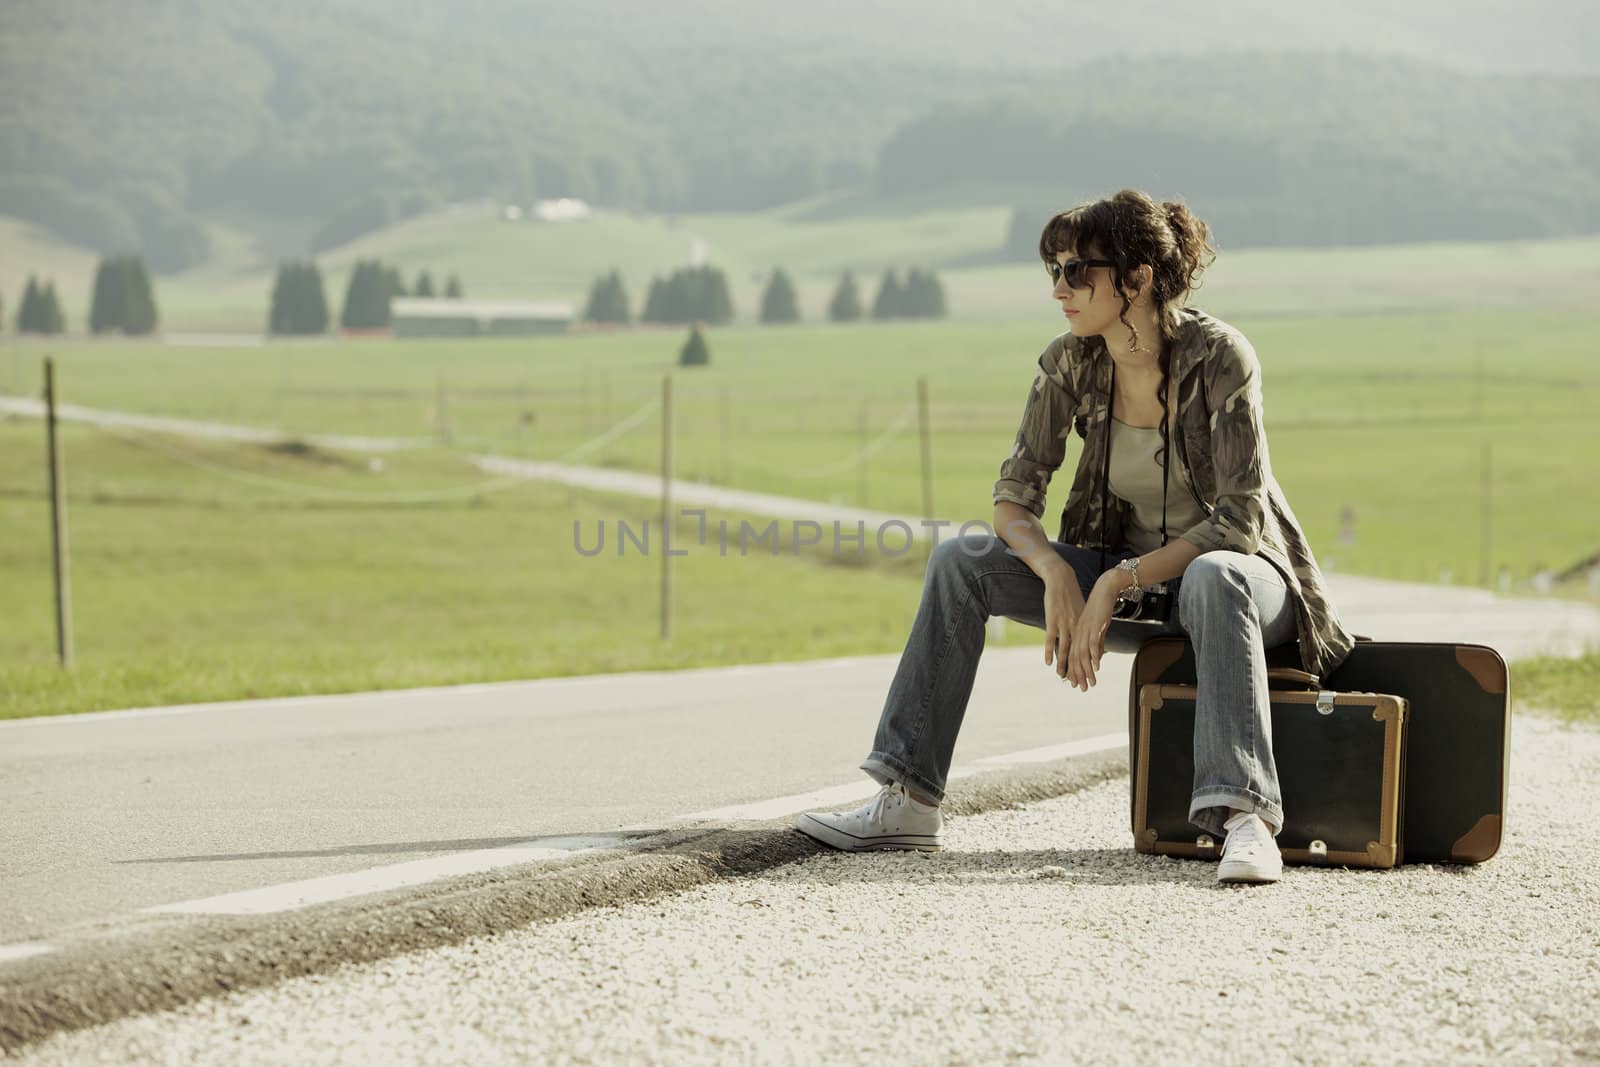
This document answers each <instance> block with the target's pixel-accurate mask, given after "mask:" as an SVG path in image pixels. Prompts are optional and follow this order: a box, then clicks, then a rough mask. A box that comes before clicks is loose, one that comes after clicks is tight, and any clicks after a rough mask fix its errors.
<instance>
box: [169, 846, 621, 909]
mask: <svg viewBox="0 0 1600 1067" xmlns="http://www.w3.org/2000/svg"><path fill="white" fill-rule="evenodd" d="M618 843H619V837H618V835H616V834H605V835H596V836H588V837H562V838H542V839H539V840H537V841H529V842H525V843H520V844H515V845H505V846H502V847H500V848H484V849H476V850H474V851H472V852H456V853H452V854H450V855H448V856H433V857H430V858H429V859H425V860H412V861H410V862H408V863H394V864H390V865H388V866H385V867H372V868H369V869H368V870H364V871H351V872H349V873H347V874H331V875H327V876H326V877H323V878H307V879H305V880H304V881H300V882H285V883H283V884H281V885H269V886H263V887H262V888H260V889H246V890H243V891H241V892H238V893H224V894H223V895H221V896H215V897H205V898H203V899H200V900H184V901H180V902H178V903H176V904H159V905H157V906H155V907H151V908H145V909H144V910H145V911H146V912H156V913H169V914H174V913H175V914H187V915H269V914H272V913H274V912H280V911H293V910H294V909H296V908H305V907H309V906H311V905H313V904H326V903H329V902H331V901H335V900H346V899H348V898H350V897H359V896H366V895H367V894H369V893H381V892H383V891H384V890H388V889H404V888H406V887H408V886H417V885H424V884H426V883H428V882H433V881H437V880H439V879H441V878H454V877H457V876H459V875H463V874H480V873H482V872H484V871H492V870H496V869H498V868H500V867H514V866H516V865H517V864H521V863H536V862H540V861H543V860H553V859H566V858H568V857H570V856H576V855H579V854H582V853H586V852H594V851H597V850H599V849H603V848H607V847H614V846H616V845H617V844H618ZM552 846H554V847H552Z"/></svg>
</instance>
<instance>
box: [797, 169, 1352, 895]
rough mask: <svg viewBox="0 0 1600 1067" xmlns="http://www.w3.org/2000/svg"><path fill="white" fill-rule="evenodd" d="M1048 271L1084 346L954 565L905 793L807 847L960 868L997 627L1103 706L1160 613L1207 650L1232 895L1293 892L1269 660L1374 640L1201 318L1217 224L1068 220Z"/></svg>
mask: <svg viewBox="0 0 1600 1067" xmlns="http://www.w3.org/2000/svg"><path fill="white" fill-rule="evenodd" d="M1039 254H1040V256H1041V258H1042V259H1043V260H1044V263H1045V267H1046V269H1047V271H1048V272H1049V274H1050V277H1051V278H1052V279H1054V282H1055V286H1054V291H1053V293H1052V296H1053V298H1054V299H1055V300H1056V301H1057V302H1059V303H1060V305H1061V309H1062V312H1063V313H1064V315H1065V317H1066V320H1067V324H1068V331H1067V332H1066V333H1063V334H1061V335H1060V336H1058V337H1056V338H1055V339H1054V340H1052V341H1051V342H1050V343H1049V344H1048V345H1047V346H1045V349H1044V351H1043V352H1042V353H1041V354H1040V356H1039V366H1038V371H1037V373H1036V374H1035V376H1034V379H1033V384H1032V385H1031V387H1030V388H1029V390H1028V399H1027V406H1026V407H1025V408H1024V410H1023V414H1022V424H1021V427H1020V428H1019V429H1018V431H1017V436H1016V442H1015V446H1014V448H1013V450H1012V453H1011V456H1010V458H1008V459H1006V460H1005V461H1004V462H1003V463H1001V465H1000V479H999V481H997V482H996V483H995V486H994V528H995V530H996V531H997V532H998V533H999V535H1000V537H1001V538H1003V540H998V539H996V538H995V537H993V536H991V535H988V534H971V535H967V536H962V537H954V538H949V539H947V540H944V541H942V542H940V543H939V544H938V545H936V546H935V548H934V550H933V552H932V554H931V556H930V558H929V561H928V569H927V572H926V575H925V578H924V585H923V591H922V602H921V605H920V606H919V608H918V610H917V615H916V619H915V622H914V623H913V625H912V629H911V635H910V637H909V639H908V640H907V642H906V647H905V651H904V652H903V653H902V655H901V658H900V664H899V668H898V670H897V672H896V674H895V677H894V681H893V683H892V685H891V686H890V689H889V694H888V699H887V701H886V702H885V704H884V708H883V713H882V716H881V718H880V719H879V722H878V728H877V736H876V738H875V739H874V742H873V746H872V751H871V753H870V754H869V755H868V756H867V758H866V759H865V760H864V761H863V762H862V763H861V769H862V770H864V771H865V772H866V773H867V774H868V775H870V776H871V777H872V778H873V780H874V781H877V782H879V783H881V784H882V786H883V788H882V790H881V791H880V792H879V794H878V796H877V797H876V798H875V799H874V800H873V801H872V802H870V803H868V804H867V805H865V806H863V807H861V808H859V809H857V810H855V811H849V812H808V813H806V814H803V815H801V816H800V817H799V822H798V825H799V828H800V829H801V830H802V831H804V832H805V833H807V834H809V835H811V836H812V837H815V838H817V839H818V840H821V841H824V842H826V843H828V844H830V845H833V846H835V847H837V848H842V849H849V850H865V849H875V848H915V849H925V850H932V849H938V848H940V847H941V833H942V829H943V819H942V816H941V813H940V811H939V803H940V802H941V801H942V800H943V798H944V787H945V779H946V775H947V774H948V772H949V769H950V761H951V756H952V754H953V752H954V750H955V742H956V735H957V733H958V732H959V731H960V729H961V720H962V717H963V715H964V714H965V711H966V706H967V698H968V696H969V695H970V693H971V691H972V682H973V677H974V675H975V674H976V672H977V666H978V658H979V656H980V655H982V653H983V645H984V622H985V620H986V619H988V618H989V617H990V616H992V615H1003V616H1005V617H1007V618H1011V619H1015V620H1017V621H1019V622H1024V623H1027V624H1028V625H1031V626H1036V627H1041V628H1042V629H1043V630H1044V631H1045V648H1044V661H1045V663H1046V664H1053V665H1054V667H1055V671H1056V673H1057V674H1058V675H1060V676H1061V677H1063V678H1065V679H1067V680H1068V681H1070V682H1071V683H1072V684H1073V685H1074V686H1076V687H1078V688H1080V689H1082V690H1083V691H1085V692H1087V691H1088V689H1089V687H1090V686H1092V685H1094V684H1095V675H1096V672H1097V671H1098V670H1099V667H1100V658H1101V654H1102V652H1103V651H1104V648H1105V636H1106V632H1107V628H1108V625H1111V624H1112V620H1113V618H1118V619H1121V618H1124V617H1130V616H1131V617H1138V618H1144V619H1149V618H1151V617H1152V616H1154V617H1155V618H1156V622H1155V624H1154V628H1155V629H1157V630H1158V631H1165V632H1174V633H1177V632H1181V633H1185V634H1187V635H1188V637H1189V639H1190V641H1191V642H1192V643H1193V645H1194V650H1195V663H1196V669H1197V672H1198V677H1197V679H1196V681H1197V682H1198V696H1197V706H1196V712H1195V739H1194V743H1195V748H1194V762H1195V781H1194V792H1193V795H1192V798H1191V801H1190V808H1189V818H1190V820H1191V821H1192V822H1193V823H1194V824H1195V825H1197V826H1199V827H1200V828H1201V829H1203V830H1206V831H1208V832H1210V833H1212V834H1216V835H1219V836H1220V835H1222V834H1224V833H1226V835H1227V838H1226V841H1225V842H1224V844H1223V850H1222V862H1221V864H1220V866H1219V869H1218V872H1217V876H1218V879H1219V880H1220V881H1225V882H1271V881H1276V880H1277V879H1278V878H1279V877H1280V876H1281V873H1282V869H1283V860H1282V857H1281V856H1280V854H1279V851H1278V846H1277V843H1276V841H1275V840H1274V838H1275V837H1276V835H1277V834H1278V832H1279V831H1280V830H1281V829H1282V828H1283V808H1282V801H1281V795H1280V792H1279V788H1278V779H1277V770H1276V766H1275V764H1274V761H1273V757H1272V737H1271V718H1270V715H1271V712H1270V708H1269V706H1268V703H1267V678H1266V662H1265V656H1264V649H1266V648H1271V647H1273V646H1276V645H1279V644H1285V643H1287V642H1289V641H1297V642H1298V647H1299V651H1300V659H1301V661H1302V665H1303V666H1304V668H1305V669H1306V670H1308V671H1310V672H1311V673H1312V674H1315V675H1317V676H1318V677H1319V678H1320V677H1325V676H1326V675H1327V674H1328V673H1330V672H1331V671H1332V670H1333V669H1334V667H1336V666H1337V665H1338V664H1339V662H1340V661H1341V660H1343V658H1344V657H1345V655H1346V654H1347V653H1348V652H1349V650H1350V647H1351V644H1352V638H1351V637H1350V635H1349V634H1348V633H1346V632H1345V630H1344V629H1343V627H1341V626H1340V624H1339V620H1338V617H1337V615H1336V614H1335V612H1334V610H1333V607H1332V605H1331V604H1330V603H1329V601H1328V598H1327V595H1326V593H1325V592H1324V590H1323V582H1322V576H1321V573H1320V572H1319V571H1318V569H1317V563H1316V560H1315V558H1314V557H1313V556H1312V553H1311V548H1310V546H1309V545H1308V544H1307V542H1306V537H1305V534H1304V533H1302V532H1301V529H1300V525H1299V523H1298V522H1297V521H1296V520H1295V517H1294V512H1292V511H1291V510H1290V509H1289V504H1288V502H1287V501H1286V500H1285V499H1284V495H1283V491H1282V490H1281V489H1280V488H1279V487H1278V484H1277V482H1276V481H1275V480H1274V479H1273V476H1272V468H1271V465H1270V464H1269V462H1268V459H1267V440H1266V433H1265V430H1264V428H1263V425H1262V415H1261V403H1262V398H1261V380H1260V367H1259V364H1258V363H1257V361H1256V355H1255V351H1254V350H1253V349H1252V348H1251V346H1250V342H1249V341H1247V340H1245V338H1244V336H1243V335H1242V334H1240V333H1239V331H1238V330H1236V329H1234V328H1233V327H1232V326H1229V325H1228V324H1227V323H1225V322H1222V321H1221V320H1219V319H1216V318H1213V317H1212V316H1210V315H1208V314H1206V313H1205V312H1203V311H1200V310H1198V309H1194V308H1188V307H1185V306H1183V301H1184V298H1185V296H1186V295H1187V294H1188V292H1189V291H1190V289H1191V288H1193V287H1194V284H1195V281H1196V279H1197V278H1198V277H1199V275H1200V272H1201V271H1202V270H1203V269H1204V268H1205V267H1206V266H1207V265H1208V264H1209V263H1210V261H1211V260H1212V259H1214V258H1215V255H1214V250H1213V249H1212V247H1211V245H1210V241H1209V230H1208V229H1207V227H1206V224H1205V223H1204V222H1202V221H1200V220H1199V219H1197V218H1196V217H1195V216H1194V215H1192V214H1190V213H1189V210H1188V208H1186V207H1185V206H1184V205H1183V204H1181V203H1177V202H1169V203H1161V204H1158V203H1156V202H1155V201H1153V200H1151V199H1150V198H1149V197H1148V196H1146V195H1145V194H1144V193H1141V192H1138V191H1136V190H1130V189H1125V190H1123V191H1122V192H1119V193H1117V194H1116V195H1115V196H1112V197H1110V198H1107V199H1104V200H1099V201H1095V202H1093V203H1088V204H1083V205H1080V206H1078V207H1076V208H1073V209H1072V210H1071V211H1067V212H1063V213H1062V214H1059V215H1056V216H1055V217H1053V218H1052V219H1050V221H1049V222H1048V223H1047V224H1046V225H1045V228H1044V232H1043V234H1042V235H1041V236H1040V239H1039ZM1073 433H1076V434H1077V435H1078V436H1079V437H1080V438H1082V440H1083V448H1082V451H1081V453H1080V455H1079V457H1078V464H1077V470H1076V471H1075V472H1074V474H1073V479H1072V486H1071V489H1070V491H1069V493H1068V496H1067V502H1066V506H1065V508H1064V509H1063V510H1062V513H1061V526H1060V532H1059V534H1058V536H1057V538H1056V540H1055V541H1050V540H1048V539H1047V537H1046V535H1045V531H1044V528H1043V526H1042V525H1041V524H1040V521H1039V520H1040V518H1041V517H1042V516H1043V515H1044V506H1045V488H1046V486H1048V485H1049V483H1050V477H1051V474H1052V473H1053V472H1054V471H1055V470H1056V469H1057V468H1058V467H1060V465H1061V463H1062V460H1063V458H1064V457H1065V454H1066V449H1067V438H1068V436H1069V435H1070V434H1073ZM1151 587H1155V589H1154V590H1153V591H1152V589H1151ZM1163 590H1164V591H1165V593H1166V594H1167V595H1166V596H1165V597H1163V596H1161V595H1160V594H1161V592H1162V591H1163ZM1117 625H1119V626H1120V625H1125V624H1122V623H1120V622H1119V623H1117ZM1144 625H1145V626H1146V627H1147V628H1148V627H1150V626H1151V624H1150V623H1145V624H1144Z"/></svg>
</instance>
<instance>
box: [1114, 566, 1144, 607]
mask: <svg viewBox="0 0 1600 1067" xmlns="http://www.w3.org/2000/svg"><path fill="white" fill-rule="evenodd" d="M1117 570H1119V571H1127V572H1128V573H1129V574H1131V575H1132V576H1133V585H1132V587H1129V588H1124V589H1122V590H1120V591H1119V592H1118V593H1117V598H1118V599H1119V600H1125V599H1131V598H1132V597H1135V596H1138V595H1139V589H1140V585H1139V557H1138V556H1129V557H1128V558H1127V559H1125V560H1121V561H1119V562H1118V563H1117Z"/></svg>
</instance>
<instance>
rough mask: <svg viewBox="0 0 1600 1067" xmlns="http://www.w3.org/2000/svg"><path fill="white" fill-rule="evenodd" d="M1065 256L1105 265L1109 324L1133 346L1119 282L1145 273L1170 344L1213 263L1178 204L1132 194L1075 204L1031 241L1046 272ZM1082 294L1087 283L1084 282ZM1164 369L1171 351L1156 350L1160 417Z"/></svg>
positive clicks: (1199, 224) (1200, 231)
mask: <svg viewBox="0 0 1600 1067" xmlns="http://www.w3.org/2000/svg"><path fill="white" fill-rule="evenodd" d="M1068 251H1070V252H1073V253H1074V254H1075V255H1078V256H1081V257H1083V258H1085V259H1089V258H1093V259H1109V260H1110V261H1111V262H1112V263H1113V264H1115V265H1114V266H1113V267H1112V268H1111V277H1112V283H1113V284H1114V285H1115V286H1116V290H1117V293H1118V295H1120V296H1121V297H1122V310H1121V311H1120V312H1118V313H1117V317H1118V318H1119V319H1120V320H1121V321H1122V324H1123V325H1124V326H1126V327H1128V330H1129V332H1130V333H1131V334H1132V335H1133V344H1134V347H1136V348H1137V347H1138V345H1139V330H1138V328H1137V327H1135V326H1134V325H1133V323H1131V322H1129V321H1128V309H1129V308H1131V307H1132V306H1133V301H1131V300H1129V299H1128V296H1127V293H1126V292H1124V286H1125V284H1126V283H1127V280H1128V279H1129V278H1131V277H1132V276H1133V274H1134V272H1135V271H1137V270H1138V269H1139V267H1140V265H1141V264H1146V263H1148V264H1149V265H1150V272H1151V282H1150V297H1151V299H1152V300H1153V301H1154V302H1155V308H1156V321H1157V322H1159V323H1160V324H1161V335H1162V338H1163V339H1164V340H1167V341H1171V340H1172V331H1173V322H1174V317H1173V315H1172V309H1173V308H1175V307H1176V306H1177V305H1180V304H1181V303H1182V302H1183V299H1184V297H1186V296H1187V295H1188V294H1189V292H1190V291H1191V290H1193V289H1196V288H1198V287H1199V284H1200V273H1201V272H1202V271H1204V270H1205V269H1206V268H1207V267H1209V266H1210V265H1211V264H1212V262H1213V261H1215V259H1216V258H1217V250H1216V249H1215V248H1213V247H1212V245H1211V228H1210V227H1209V226H1207V225H1206V224H1205V222H1204V221H1202V220H1201V219H1199V218H1197V217H1196V216H1195V215H1194V214H1193V213H1191V212H1190V211H1189V208H1188V206H1187V205H1185V204H1184V203H1183V202H1182V201H1179V200H1165V201H1162V202H1160V203H1157V202H1156V201H1155V200H1153V199H1151V198H1150V196H1149V195H1148V194H1146V193H1144V192H1141V191H1140V190H1138V189H1123V190H1122V191H1121V192H1118V193H1116V194H1115V195H1113V196H1108V197H1106V198H1104V199H1102V200H1092V201H1089V202H1088V203H1083V204H1079V205H1078V206H1077V207H1075V208H1072V209H1071V210H1069V211H1063V212H1061V213H1060V214H1058V215H1054V216H1052V217H1051V219H1050V221H1049V222H1046V223H1045V225H1044V231H1043V232H1042V233H1040V234H1039V258H1040V259H1041V260H1042V261H1043V262H1044V263H1045V264H1046V265H1047V266H1048V265H1049V264H1050V263H1053V262H1055V258H1056V256H1057V255H1059V254H1060V253H1062V252H1068ZM1089 286H1090V292H1091V293H1092V292H1093V291H1094V283H1093V282H1090V283H1089ZM1171 362H1172V356H1171V347H1170V346H1169V345H1163V346H1162V349H1161V353H1160V355H1159V357H1158V359H1157V363H1158V365H1159V366H1160V368H1161V384H1160V386H1159V387H1158V389H1157V391H1156V396H1157V398H1158V399H1159V400H1160V401H1161V410H1162V411H1163V412H1165V411H1166V410H1167V376H1168V370H1169V369H1170V366H1171ZM1161 441H1162V446H1163V449H1164V448H1165V446H1166V441H1167V419H1166V416H1165V414H1163V416H1162V419H1161Z"/></svg>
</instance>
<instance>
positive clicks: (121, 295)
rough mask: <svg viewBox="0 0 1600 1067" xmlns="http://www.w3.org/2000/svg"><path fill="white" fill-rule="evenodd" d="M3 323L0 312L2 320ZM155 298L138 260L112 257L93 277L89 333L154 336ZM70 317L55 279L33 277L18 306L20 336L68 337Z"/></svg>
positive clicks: (0, 312) (0, 317) (30, 276)
mask: <svg viewBox="0 0 1600 1067" xmlns="http://www.w3.org/2000/svg"><path fill="white" fill-rule="evenodd" d="M3 319H4V313H3V311H0V320H3ZM156 322H157V316H156V302H155V294H154V292H153V290H152V289H151V286H150V272H149V271H148V270H147V269H146V268H145V265H144V260H143V259H142V258H141V257H139V256H112V257H110V258H107V259H102V260H101V261H100V265H99V266H98V267H97V268H96V269H95V273H94V292H93V295H92V296H91V298H90V301H89V329H90V330H91V331H92V332H94V333H106V332H107V331H109V330H119V331H121V332H122V333H125V334H129V335H144V334H150V333H154V332H155V329H156ZM66 329H67V317H66V314H65V313H64V312H63V311H62V310H61V298H60V297H59V296H57V295H56V283H55V281H54V280H53V279H51V280H46V281H45V282H44V284H42V285H41V284H40V283H39V279H38V278H36V277H34V276H33V275H29V276H28V284H27V287H26V288H25V289H23V291H22V303H20V304H19V305H17V332H18V333H38V334H58V333H65V332H66Z"/></svg>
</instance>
